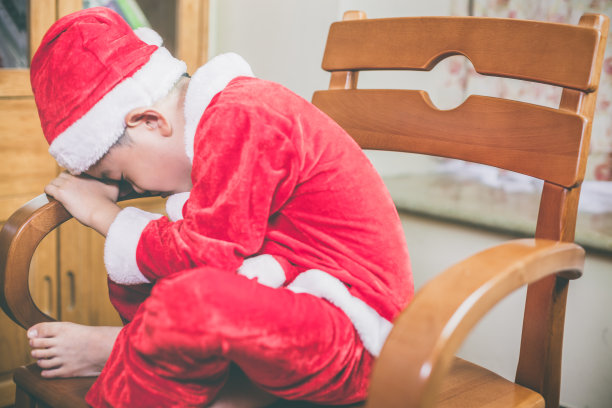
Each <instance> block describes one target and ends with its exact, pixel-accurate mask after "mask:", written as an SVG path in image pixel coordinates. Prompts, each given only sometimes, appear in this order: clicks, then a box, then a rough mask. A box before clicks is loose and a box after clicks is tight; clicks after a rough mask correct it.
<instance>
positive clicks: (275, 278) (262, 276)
mask: <svg viewBox="0 0 612 408" xmlns="http://www.w3.org/2000/svg"><path fill="white" fill-rule="evenodd" d="M238 274H239V275H243V276H246V277H247V278H249V279H257V282H259V283H261V284H262V285H264V286H269V287H271V288H280V287H281V286H283V283H285V280H286V278H285V271H284V270H283V267H282V266H281V264H280V263H278V261H277V260H276V259H274V257H273V256H272V255H268V254H264V255H258V256H254V257H251V258H247V259H245V260H244V262H243V263H242V266H241V267H240V268H238Z"/></svg>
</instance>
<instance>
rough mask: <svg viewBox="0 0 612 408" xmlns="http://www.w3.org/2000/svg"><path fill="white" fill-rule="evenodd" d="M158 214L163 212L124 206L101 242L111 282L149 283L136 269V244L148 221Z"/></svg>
mask: <svg viewBox="0 0 612 408" xmlns="http://www.w3.org/2000/svg"><path fill="white" fill-rule="evenodd" d="M161 217H163V215H161V214H154V213H150V212H147V211H143V210H141V209H139V208H134V207H127V208H125V209H123V210H121V212H120V213H119V214H118V215H117V217H116V218H115V220H114V221H113V223H112V224H111V226H110V228H109V229H108V233H107V234H106V243H105V244H104V265H105V266H106V271H107V272H108V277H109V278H110V279H111V280H112V281H113V282H115V283H119V284H122V285H137V284H140V283H149V280H148V279H147V278H145V277H144V275H143V274H142V273H141V272H140V269H138V264H137V263H136V248H137V247H138V241H140V235H141V234H142V231H143V230H144V229H145V227H146V226H147V224H148V223H149V222H151V221H153V220H156V219H158V218H161Z"/></svg>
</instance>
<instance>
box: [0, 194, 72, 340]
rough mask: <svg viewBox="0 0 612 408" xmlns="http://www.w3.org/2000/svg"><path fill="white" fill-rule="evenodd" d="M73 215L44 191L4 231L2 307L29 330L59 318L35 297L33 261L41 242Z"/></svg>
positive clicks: (0, 255)
mask: <svg viewBox="0 0 612 408" xmlns="http://www.w3.org/2000/svg"><path fill="white" fill-rule="evenodd" d="M70 218H72V216H71V215H70V213H68V211H66V209H65V208H64V206H63V205H61V204H60V203H59V201H56V200H54V199H53V198H49V197H47V195H45V194H41V195H39V196H38V197H36V198H34V199H32V200H30V201H29V202H28V203H26V204H25V205H23V206H22V207H21V208H20V209H18V210H17V211H15V212H14V213H13V215H11V217H10V218H9V219H8V220H7V221H6V223H5V224H4V227H2V231H0V286H1V290H2V293H1V296H0V306H1V307H2V309H3V310H4V311H5V312H6V314H7V315H8V316H9V317H10V318H11V319H12V320H13V321H14V322H15V323H17V324H18V325H20V326H21V327H23V328H25V329H27V328H28V327H30V326H32V325H34V324H36V323H40V322H48V321H54V320H55V319H53V318H51V317H50V316H47V315H46V314H44V313H43V312H41V311H40V309H39V308H38V307H37V306H36V304H35V303H34V301H33V300H32V295H31V294H30V287H29V284H28V283H29V273H30V262H31V261H32V256H33V255H34V251H35V250H36V247H38V244H39V243H40V241H41V240H42V239H43V238H44V237H45V236H46V235H47V234H48V233H50V232H51V231H53V230H54V229H55V228H56V227H57V226H59V225H60V224H62V223H64V222H65V221H67V220H69V219H70Z"/></svg>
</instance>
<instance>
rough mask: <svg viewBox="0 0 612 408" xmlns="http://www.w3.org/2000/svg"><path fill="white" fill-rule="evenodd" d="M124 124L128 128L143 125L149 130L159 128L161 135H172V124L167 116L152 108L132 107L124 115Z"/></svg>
mask: <svg viewBox="0 0 612 408" xmlns="http://www.w3.org/2000/svg"><path fill="white" fill-rule="evenodd" d="M125 124H126V125H127V127H129V128H131V127H136V126H140V125H144V126H145V127H146V128H147V129H149V130H153V129H159V133H160V134H161V135H162V136H170V135H172V124H171V123H170V121H168V118H166V116H165V115H164V114H163V113H161V112H160V111H158V110H157V109H153V108H136V109H132V110H131V111H129V112H128V114H127V115H125Z"/></svg>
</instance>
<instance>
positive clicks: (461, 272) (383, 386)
mask: <svg viewBox="0 0 612 408" xmlns="http://www.w3.org/2000/svg"><path fill="white" fill-rule="evenodd" d="M583 265H584V250H583V249H582V248H581V247H580V246H578V245H576V244H573V243H562V242H556V241H549V240H541V239H537V240H536V239H522V240H514V241H510V242H508V243H504V244H502V245H499V246H496V247H494V248H491V249H488V250H486V251H483V252H481V253H479V254H477V255H474V256H472V257H470V258H468V259H466V260H464V261H462V262H460V263H458V264H456V265H454V266H452V267H451V268H449V269H447V270H446V271H444V273H442V274H440V275H438V276H437V277H436V278H434V279H432V280H431V281H430V282H429V283H428V284H426V285H425V286H424V287H423V288H422V289H421V290H419V291H418V292H417V294H416V296H415V298H414V300H413V301H412V303H411V304H410V305H409V306H408V307H406V309H405V310H404V311H403V312H402V313H401V314H400V316H399V317H398V318H397V320H396V322H395V324H394V327H393V330H391V333H390V335H389V337H388V338H387V341H386V342H385V345H384V346H383V349H382V352H381V354H380V356H379V358H378V361H377V363H376V366H375V367H374V372H373V374H372V383H371V386H370V398H369V400H368V405H367V407H389V408H392V407H400V406H401V407H431V406H434V404H435V402H436V395H437V393H438V392H437V391H438V390H439V389H440V384H441V382H442V379H443V378H444V376H445V375H446V374H447V373H448V371H449V369H450V366H451V363H452V361H453V359H454V355H455V353H456V351H457V349H458V348H459V346H460V345H461V343H463V341H464V340H465V338H466V336H467V335H468V333H469V332H470V331H471V329H472V328H473V327H474V325H475V324H476V323H477V322H478V321H479V320H480V319H481V318H482V317H483V316H484V315H485V314H486V313H487V312H488V311H489V310H490V309H491V308H492V307H493V306H494V305H495V304H497V303H498V302H499V301H500V300H501V299H503V298H505V297H506V296H507V295H509V294H510V293H512V292H514V291H515V290H516V289H518V288H520V287H521V286H524V285H527V284H530V283H532V282H535V281H538V280H540V279H542V278H544V277H546V276H549V275H553V274H557V273H564V274H565V275H564V277H566V278H567V277H569V278H575V277H579V276H580V275H581V274H582V268H583Z"/></svg>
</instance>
